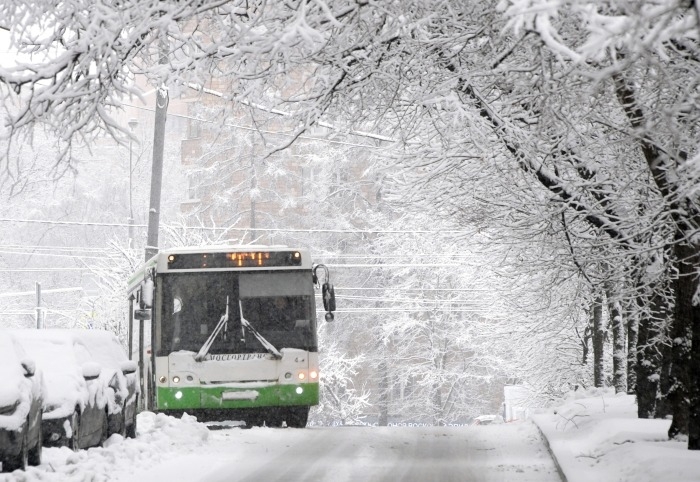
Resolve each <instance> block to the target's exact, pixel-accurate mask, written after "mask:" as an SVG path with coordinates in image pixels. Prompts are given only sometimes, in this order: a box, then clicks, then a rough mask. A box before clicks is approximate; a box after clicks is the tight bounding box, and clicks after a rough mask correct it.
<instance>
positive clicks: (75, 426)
mask: <svg viewBox="0 0 700 482" xmlns="http://www.w3.org/2000/svg"><path fill="white" fill-rule="evenodd" d="M70 429H71V432H72V433H71V436H70V438H69V439H68V444H67V445H68V448H69V449H71V450H72V451H73V452H77V451H78V450H80V412H79V411H78V407H75V411H74V412H73V415H71V418H70Z"/></svg>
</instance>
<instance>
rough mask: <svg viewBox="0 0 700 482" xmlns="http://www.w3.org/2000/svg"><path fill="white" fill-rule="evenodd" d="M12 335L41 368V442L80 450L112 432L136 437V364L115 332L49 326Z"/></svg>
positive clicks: (102, 440)
mask: <svg viewBox="0 0 700 482" xmlns="http://www.w3.org/2000/svg"><path fill="white" fill-rule="evenodd" d="M15 335H16V336H17V338H18V339H19V340H20V342H21V343H22V344H23V346H24V347H25V349H26V350H27V352H28V353H29V354H30V355H31V356H33V357H34V358H35V360H36V362H37V365H38V366H39V367H41V368H42V370H43V371H44V375H45V379H46V386H47V390H46V398H45V402H44V414H43V418H44V444H45V445H49V446H67V447H70V448H71V449H73V450H79V449H83V448H88V447H94V446H97V445H101V444H102V443H103V442H104V441H105V440H106V439H107V438H108V437H109V436H110V435H111V434H112V433H122V434H124V435H132V436H135V434H136V399H137V397H138V382H137V380H136V375H135V372H136V365H135V363H134V362H130V361H129V360H127V359H126V358H127V357H126V355H125V354H124V350H123V349H122V348H121V346H120V345H119V342H118V340H117V338H116V336H114V334H111V333H108V332H105V331H98V330H94V331H93V330H62V329H50V330H17V331H15ZM122 362H124V363H122Z"/></svg>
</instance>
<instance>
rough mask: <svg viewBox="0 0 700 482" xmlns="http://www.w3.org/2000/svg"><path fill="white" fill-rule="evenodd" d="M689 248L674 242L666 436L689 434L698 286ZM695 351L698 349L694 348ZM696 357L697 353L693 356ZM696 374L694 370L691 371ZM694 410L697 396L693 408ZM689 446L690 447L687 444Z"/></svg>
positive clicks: (692, 254)
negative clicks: (669, 410)
mask: <svg viewBox="0 0 700 482" xmlns="http://www.w3.org/2000/svg"><path fill="white" fill-rule="evenodd" d="M694 254H695V253H694V252H693V250H692V248H691V247H690V246H688V245H686V244H680V243H679V244H676V245H675V247H674V255H675V259H676V266H677V269H678V276H677V278H676V279H675V280H674V283H673V285H674V295H675V309H674V317H673V322H672V324H671V331H670V336H671V373H670V377H669V383H670V389H669V391H668V400H669V402H670V403H671V407H672V410H673V421H672V422H671V427H670V428H669V429H668V436H669V437H670V438H674V437H676V436H678V435H688V422H689V416H690V405H689V403H690V398H689V397H690V394H691V390H690V383H691V376H690V369H691V366H690V364H691V356H690V355H691V341H692V334H693V318H694V315H695V314H696V312H697V311H698V308H697V307H695V306H693V295H694V294H695V291H696V289H697V274H696V271H695V267H694V266H693V264H692V263H691V261H690V260H691V259H692V258H693V256H694ZM696 351H697V350H696ZM695 358H697V355H696V356H695ZM693 376H694V377H697V374H693ZM695 410H697V400H696V408H695ZM689 448H690V447H689Z"/></svg>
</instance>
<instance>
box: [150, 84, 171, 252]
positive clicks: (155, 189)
mask: <svg viewBox="0 0 700 482" xmlns="http://www.w3.org/2000/svg"><path fill="white" fill-rule="evenodd" d="M168 102H169V99H168V90H167V88H166V87H165V85H161V87H160V88H159V89H158V91H157V94H156V115H155V123H154V126H153V166H152V168H151V202H150V206H149V208H148V239H147V241H146V256H145V260H146V261H148V260H149V259H151V257H153V256H155V255H156V254H157V253H158V225H159V223H160V192H161V189H162V184H163V182H162V181H163V149H164V145H165V120H166V118H167V114H168Z"/></svg>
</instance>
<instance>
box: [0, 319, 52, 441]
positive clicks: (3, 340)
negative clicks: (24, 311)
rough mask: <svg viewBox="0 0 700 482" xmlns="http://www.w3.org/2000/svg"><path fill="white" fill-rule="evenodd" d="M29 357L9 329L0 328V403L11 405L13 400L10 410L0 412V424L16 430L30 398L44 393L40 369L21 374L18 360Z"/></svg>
mask: <svg viewBox="0 0 700 482" xmlns="http://www.w3.org/2000/svg"><path fill="white" fill-rule="evenodd" d="M23 361H26V362H29V363H30V364H34V362H33V361H30V360H29V358H28V357H26V354H25V352H24V350H23V349H22V347H21V346H20V345H19V343H18V342H17V340H15V338H14V337H13V336H12V334H11V333H9V332H8V331H5V330H1V331H0V380H2V383H0V407H12V406H14V405H15V404H17V406H16V409H15V410H14V412H13V413H10V414H8V415H0V428H4V429H7V430H17V429H18V428H19V427H20V426H21V425H22V423H24V420H25V419H26V417H27V414H28V413H29V407H30V404H31V400H32V399H33V398H41V397H42V396H43V395H44V383H43V380H42V377H41V371H38V370H37V371H35V372H34V376H33V377H31V378H27V377H25V376H24V369H23V368H22V364H21V363H22V362H23Z"/></svg>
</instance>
